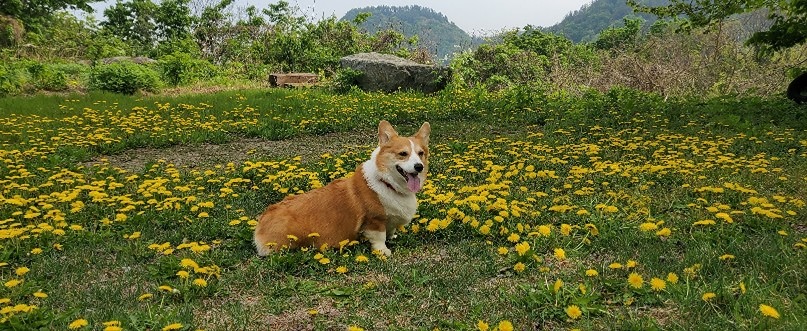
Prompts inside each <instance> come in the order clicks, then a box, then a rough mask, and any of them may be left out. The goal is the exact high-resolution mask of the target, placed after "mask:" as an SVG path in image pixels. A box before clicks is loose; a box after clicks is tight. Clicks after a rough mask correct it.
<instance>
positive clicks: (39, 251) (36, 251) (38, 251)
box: [31, 247, 42, 255]
mask: <svg viewBox="0 0 807 331" xmlns="http://www.w3.org/2000/svg"><path fill="white" fill-rule="evenodd" d="M31 254H33V255H39V254H42V249H41V248H39V247H37V248H34V249H32V250H31Z"/></svg>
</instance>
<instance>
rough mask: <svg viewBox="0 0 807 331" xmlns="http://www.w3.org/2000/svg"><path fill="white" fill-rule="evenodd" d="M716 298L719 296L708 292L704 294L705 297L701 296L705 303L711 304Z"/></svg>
mask: <svg viewBox="0 0 807 331" xmlns="http://www.w3.org/2000/svg"><path fill="white" fill-rule="evenodd" d="M716 296H717V294H714V293H712V292H706V293H704V294H703V296H701V299H703V301H706V302H709V301H710V300H712V299H714V298H715V297H716Z"/></svg>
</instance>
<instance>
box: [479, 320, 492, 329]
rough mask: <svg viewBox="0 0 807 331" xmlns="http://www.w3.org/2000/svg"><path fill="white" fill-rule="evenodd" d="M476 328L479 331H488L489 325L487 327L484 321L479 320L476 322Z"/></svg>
mask: <svg viewBox="0 0 807 331" xmlns="http://www.w3.org/2000/svg"><path fill="white" fill-rule="evenodd" d="M476 328H477V330H479V331H489V330H490V325H488V323H485V321H483V320H479V321H478V322H476Z"/></svg>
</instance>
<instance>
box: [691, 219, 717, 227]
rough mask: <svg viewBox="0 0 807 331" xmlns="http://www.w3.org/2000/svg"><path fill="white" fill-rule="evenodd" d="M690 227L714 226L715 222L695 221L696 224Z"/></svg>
mask: <svg viewBox="0 0 807 331" xmlns="http://www.w3.org/2000/svg"><path fill="white" fill-rule="evenodd" d="M692 225H704V226H705V225H715V221H714V220H702V221H696V222H694V223H692Z"/></svg>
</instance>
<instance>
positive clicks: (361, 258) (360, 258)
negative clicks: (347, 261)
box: [356, 255, 370, 263]
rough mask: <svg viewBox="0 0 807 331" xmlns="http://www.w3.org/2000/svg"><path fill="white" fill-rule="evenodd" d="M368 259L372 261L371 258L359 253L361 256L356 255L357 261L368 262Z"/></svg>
mask: <svg viewBox="0 0 807 331" xmlns="http://www.w3.org/2000/svg"><path fill="white" fill-rule="evenodd" d="M368 261H370V259H368V258H367V257H366V256H364V255H359V256H357V257H356V262H359V263H364V262H368Z"/></svg>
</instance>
